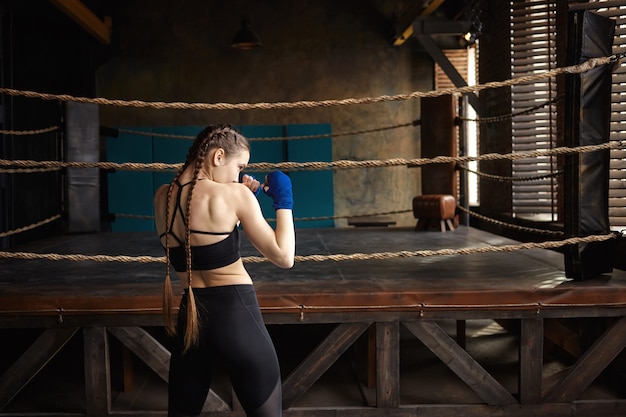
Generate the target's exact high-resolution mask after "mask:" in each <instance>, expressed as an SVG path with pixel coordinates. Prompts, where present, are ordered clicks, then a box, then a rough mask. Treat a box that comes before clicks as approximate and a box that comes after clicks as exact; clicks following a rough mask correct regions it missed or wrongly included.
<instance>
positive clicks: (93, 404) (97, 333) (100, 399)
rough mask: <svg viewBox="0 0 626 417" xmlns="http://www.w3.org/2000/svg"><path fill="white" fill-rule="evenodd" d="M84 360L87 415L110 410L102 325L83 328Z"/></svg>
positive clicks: (105, 335) (109, 381)
mask: <svg viewBox="0 0 626 417" xmlns="http://www.w3.org/2000/svg"><path fill="white" fill-rule="evenodd" d="M83 349H84V361H85V399H86V403H85V408H86V411H87V415H88V416H106V415H108V414H109V413H110V412H111V366H110V365H111V363H110V359H109V340H108V337H107V334H106V329H105V328H104V327H85V328H83Z"/></svg>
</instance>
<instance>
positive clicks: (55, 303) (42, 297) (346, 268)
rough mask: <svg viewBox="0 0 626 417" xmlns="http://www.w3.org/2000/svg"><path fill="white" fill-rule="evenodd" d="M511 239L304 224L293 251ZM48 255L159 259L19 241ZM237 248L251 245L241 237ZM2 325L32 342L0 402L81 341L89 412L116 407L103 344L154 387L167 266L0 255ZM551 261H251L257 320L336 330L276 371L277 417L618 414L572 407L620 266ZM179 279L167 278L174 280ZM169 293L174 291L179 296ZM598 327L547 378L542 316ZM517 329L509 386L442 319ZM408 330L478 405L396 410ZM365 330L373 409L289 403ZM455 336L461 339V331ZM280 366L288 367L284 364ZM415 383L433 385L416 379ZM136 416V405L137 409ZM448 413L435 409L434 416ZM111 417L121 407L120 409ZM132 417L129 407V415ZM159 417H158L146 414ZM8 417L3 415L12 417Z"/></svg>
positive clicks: (484, 256) (593, 368)
mask: <svg viewBox="0 0 626 417" xmlns="http://www.w3.org/2000/svg"><path fill="white" fill-rule="evenodd" d="M508 244H515V242H512V241H510V240H508V239H506V238H502V237H499V236H496V235H492V234H489V233H486V232H483V231H480V230H477V229H473V228H469V227H463V226H462V227H460V228H458V229H457V230H455V231H454V232H452V233H436V232H415V231H413V230H412V229H406V228H346V229H303V230H299V231H298V232H297V245H296V247H297V255H298V256H300V257H304V258H306V257H307V256H310V255H324V254H328V255H330V254H342V253H355V252H357V253H374V252H379V251H381V250H388V251H390V252H394V251H398V250H401V251H421V250H429V251H431V250H438V249H444V248H452V249H457V250H464V249H477V248H482V247H488V246H499V247H502V245H508ZM16 250H24V251H29V252H50V253H57V254H76V253H80V254H85V255H90V254H91V255H95V254H109V255H117V254H120V253H123V254H125V255H129V256H140V255H148V256H154V257H159V256H161V255H162V249H161V247H160V246H159V242H158V239H156V237H155V236H154V235H153V234H152V233H99V234H89V235H76V236H63V237H58V238H49V239H45V240H44V241H40V242H37V243H33V244H29V245H26V246H25V247H21V248H16ZM242 255H243V256H244V259H246V258H245V257H252V258H254V256H255V255H256V253H255V250H254V249H253V248H252V247H251V245H250V244H249V243H248V242H247V240H246V239H245V238H244V239H242ZM1 263H2V269H1V271H2V272H0V326H1V327H3V328H41V329H43V332H42V334H41V336H40V337H39V338H38V339H37V340H36V341H35V342H34V343H33V345H32V346H31V347H30V348H29V349H28V350H26V351H25V352H24V354H23V355H22V356H21V357H20V358H19V359H18V360H17V361H16V362H15V364H14V365H13V366H12V368H11V369H10V370H8V371H7V372H5V374H4V375H3V376H2V379H0V388H1V389H0V392H1V393H2V398H0V406H2V407H4V406H5V405H6V404H7V403H8V402H9V401H10V399H11V397H12V396H13V395H14V394H15V393H16V392H17V391H19V389H20V388H21V386H20V383H21V382H23V381H28V380H29V379H30V377H32V375H31V374H32V373H33V372H36V370H38V369H40V367H41V366H43V364H44V363H46V362H47V361H48V360H49V357H50V356H53V355H54V354H55V353H56V352H57V351H58V350H59V349H60V348H61V347H62V346H63V345H64V344H65V343H66V342H67V341H68V340H69V338H71V337H72V336H73V335H74V334H76V333H77V332H82V336H83V343H84V351H85V354H84V359H85V385H86V398H87V405H86V406H87V415H107V414H110V413H112V411H111V391H110V363H109V357H108V353H107V352H108V343H109V341H108V338H109V337H111V335H112V336H114V337H115V338H116V339H119V340H120V341H121V342H122V343H123V344H124V345H125V346H126V347H127V348H128V349H130V350H131V351H132V352H133V353H135V354H136V355H137V356H138V357H139V358H140V359H141V360H142V361H144V362H145V363H146V364H147V365H148V366H149V367H150V368H152V369H153V370H154V371H155V372H156V373H157V374H158V375H160V376H161V377H162V378H163V379H164V380H167V368H168V363H169V353H168V352H167V349H166V348H164V347H163V346H162V344H161V343H159V341H157V340H156V339H155V338H153V337H151V336H150V335H149V334H148V333H147V332H146V331H145V330H144V329H143V327H150V326H161V325H162V318H161V284H162V279H163V269H162V268H163V265H162V264H161V263H159V262H155V263H147V264H141V263H120V262H106V263H94V262H93V261H84V262H76V261H70V260H58V261H50V260H46V259H41V260H20V259H7V260H3V261H1ZM562 264H563V262H562V255H561V254H559V253H557V252H555V251H551V250H547V249H526V250H517V251H513V252H509V251H507V252H504V253H498V252H486V253H474V254H471V255H466V254H450V255H443V256H425V257H420V256H410V257H406V258H402V257H399V258H394V259H386V260H385V259H383V260H377V259H370V260H344V261H336V262H316V261H313V260H311V261H303V262H302V263H299V264H297V265H296V266H295V267H294V268H293V269H292V270H277V268H275V267H273V266H272V265H270V264H268V263H263V262H258V263H257V262H250V263H248V265H247V268H248V269H249V270H250V272H251V274H252V276H253V277H254V281H255V286H256V288H257V293H258V298H259V302H260V305H261V309H262V312H263V315H264V319H265V321H266V323H267V324H268V325H269V326H270V328H271V327H272V326H274V325H298V326H307V325H311V324H332V325H333V328H332V330H331V331H330V332H329V333H328V335H326V337H325V338H324V340H323V341H322V342H321V343H320V344H319V345H318V346H317V347H315V348H314V349H313V350H312V351H311V352H310V354H309V355H308V356H307V357H306V359H304V360H303V361H302V362H301V363H300V364H298V365H297V366H296V367H295V368H294V369H290V370H288V374H287V375H284V377H283V378H284V379H283V391H284V395H283V396H284V403H283V404H284V408H285V415H287V416H290V415H293V416H299V415H307V416H325V415H346V416H347V415H362V416H367V415H371V416H374V415H380V412H381V411H382V410H381V409H384V413H385V415H397V416H404V415H416V414H419V415H426V416H431V415H432V416H439V415H445V414H447V413H452V412H454V413H456V414H461V415H489V414H492V413H496V412H500V413H503V415H520V416H521V415H528V413H529V410H532V411H533V412H534V413H537V414H541V415H568V416H569V415H588V412H589V411H590V410H594V411H593V412H594V413H600V414H602V415H606V416H610V415H615V416H617V415H623V413H624V412H625V411H626V400H623V399H619V400H614V401H607V400H606V399H603V400H599V401H592V400H585V401H578V399H579V397H580V395H581V394H582V393H583V392H584V391H585V389H586V388H587V387H588V386H589V385H590V384H591V383H592V382H593V381H594V380H595V379H596V377H598V375H600V374H601V372H602V371H603V370H604V369H605V368H606V367H607V366H608V365H609V364H610V363H611V361H612V360H613V359H614V358H615V357H616V356H617V355H618V354H619V353H620V351H621V350H622V349H623V348H624V346H625V345H626V318H625V317H624V316H626V273H625V272H624V271H615V272H614V273H613V274H611V275H609V276H600V277H597V278H595V279H591V280H586V281H584V282H574V281H571V280H570V279H567V278H565V275H564V272H563V266H562ZM175 284H176V282H175ZM177 290H178V291H177V292H178V293H180V288H177ZM598 317H604V318H608V319H609V320H610V322H611V324H610V326H607V328H606V329H603V333H602V335H601V336H600V337H599V338H598V339H597V340H596V341H595V343H594V344H593V345H592V346H591V347H590V348H589V349H588V350H587V351H586V352H585V353H584V354H583V355H581V356H580V358H579V359H578V361H577V362H576V363H575V364H574V366H572V367H571V368H569V369H568V370H567V372H565V373H564V374H563V375H559V376H558V377H559V378H558V379H557V380H556V381H554V377H551V378H550V382H549V384H548V381H544V376H543V371H542V369H543V366H542V363H543V338H544V321H546V320H549V319H555V318H557V319H571V318H598ZM474 319H493V320H513V321H517V322H519V386H518V390H517V392H510V390H508V389H506V388H504V387H503V385H502V384H501V383H500V382H499V381H498V380H497V379H496V378H495V377H493V376H492V375H490V373H489V372H488V371H487V370H486V369H485V368H483V367H482V366H481V364H480V363H479V360H478V359H475V358H472V356H471V355H470V354H469V353H468V352H467V351H466V350H464V349H463V341H462V335H457V338H456V340H455V337H454V336H453V335H450V334H448V333H447V332H446V331H445V330H444V329H443V328H442V327H441V326H440V324H439V321H440V320H456V321H458V322H464V321H466V320H474ZM401 328H402V329H403V330H404V329H406V330H408V331H409V332H410V333H411V334H412V335H413V336H414V337H415V338H417V339H418V340H420V341H421V342H422V343H423V344H424V345H425V346H427V347H428V349H430V350H431V351H432V352H433V353H434V354H435V355H436V356H437V357H439V358H440V359H441V360H442V361H443V362H444V363H445V364H446V366H447V367H449V368H450V370H452V371H453V372H454V373H455V374H456V375H458V376H459V377H460V378H461V379H462V380H463V382H464V383H466V384H467V385H468V386H469V387H471V389H472V390H474V392H475V393H476V394H477V395H478V396H479V397H480V398H481V400H482V401H483V402H484V403H483V404H443V405H442V404H438V405H436V406H435V405H433V404H404V403H400V388H401V387H400V383H399V377H400V361H399V350H400V330H401ZM368 332H371V334H372V338H373V343H371V344H370V345H369V347H368V348H369V349H372V354H373V355H374V357H375V360H371V361H365V362H364V363H362V364H361V366H363V367H366V368H367V367H372V368H373V369H371V372H373V373H374V375H375V387H376V401H375V405H374V406H372V405H363V406H360V407H359V406H354V407H338V408H336V409H334V408H332V407H328V406H324V407H320V408H316V407H310V406H309V407H298V406H297V404H298V400H299V398H300V397H301V396H303V395H304V394H305V393H306V392H307V390H308V389H309V388H310V387H311V386H312V385H313V384H314V383H315V381H317V380H318V379H319V378H320V376H321V375H322V374H323V373H324V372H325V371H326V370H327V369H328V368H329V367H330V366H331V365H332V364H333V363H334V362H336V361H337V360H338V359H339V358H340V357H341V355H342V354H344V353H345V352H346V351H347V350H348V349H349V348H350V347H351V346H352V345H353V344H355V343H356V342H357V341H358V339H359V338H360V337H361V336H362V335H364V334H368ZM459 337H460V338H459ZM283 371H286V370H283ZM424 383H425V384H427V383H428V381H424ZM205 409H206V410H211V411H213V412H214V413H212V414H211V415H230V413H232V412H233V411H232V410H233V409H232V405H231V404H229V401H228V400H224V399H222V398H220V397H219V396H218V395H217V394H215V393H214V392H212V394H211V395H210V397H209V399H208V400H207V405H206V408H205ZM133 413H135V412H133ZM442 413H443V414H442ZM114 414H115V415H123V414H124V413H123V412H119V411H115V413H114ZM131 414H132V413H131ZM156 414H158V413H156ZM9 415H10V414H9Z"/></svg>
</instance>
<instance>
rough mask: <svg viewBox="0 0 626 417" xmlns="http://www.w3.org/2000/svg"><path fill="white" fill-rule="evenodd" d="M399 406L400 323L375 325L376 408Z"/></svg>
mask: <svg viewBox="0 0 626 417" xmlns="http://www.w3.org/2000/svg"><path fill="white" fill-rule="evenodd" d="M399 406H400V323H399V322H397V321H392V322H381V323H376V407H378V408H398V407H399Z"/></svg>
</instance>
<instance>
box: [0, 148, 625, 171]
mask: <svg viewBox="0 0 626 417" xmlns="http://www.w3.org/2000/svg"><path fill="white" fill-rule="evenodd" d="M624 142H625V141H612V142H609V143H603V144H599V145H584V146H576V147H573V148H569V147H558V148H553V149H547V150H538V151H529V152H514V153H509V154H498V153H489V154H484V155H478V156H456V157H455V156H436V157H434V158H415V159H405V158H392V159H383V160H365V161H348V160H339V161H331V162H278V163H269V162H258V163H253V164H250V165H248V167H247V168H248V170H250V171H271V170H275V169H280V170H283V171H304V170H311V171H315V170H326V169H355V168H376V167H393V166H409V167H418V166H423V165H428V164H443V163H455V162H471V161H495V160H503V159H509V160H518V159H527V158H533V157H538V156H549V155H565V154H573V153H584V152H593V151H598V150H602V149H613V148H619V147H622V146H623V143H624ZM181 165H182V164H180V163H176V164H166V163H163V162H152V163H138V162H124V163H115V162H63V161H32V160H9V159H0V167H2V166H5V167H23V168H30V167H39V168H42V167H44V168H45V167H53V168H60V167H67V168H101V169H112V170H126V171H155V170H176V169H178V168H180V166H181Z"/></svg>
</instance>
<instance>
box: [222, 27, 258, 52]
mask: <svg viewBox="0 0 626 417" xmlns="http://www.w3.org/2000/svg"><path fill="white" fill-rule="evenodd" d="M230 46H231V47H233V48H236V49H243V50H246V49H254V48H258V47H260V46H261V40H260V39H259V36H258V35H257V34H256V33H255V32H254V31H253V30H252V29H251V28H250V21H249V20H248V19H243V20H242V21H241V28H240V29H239V31H238V32H237V33H236V34H235V36H234V37H233V41H232V43H231V44H230Z"/></svg>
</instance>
